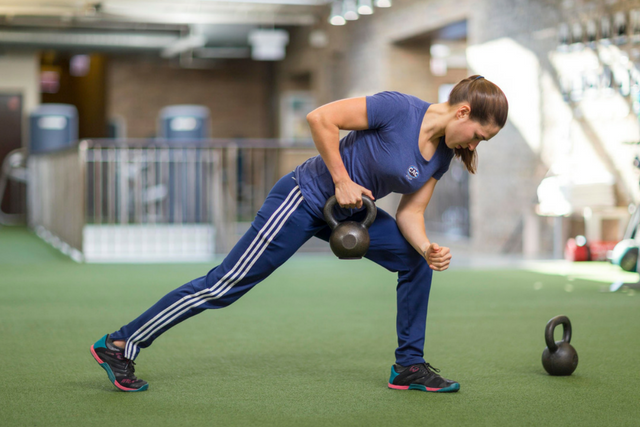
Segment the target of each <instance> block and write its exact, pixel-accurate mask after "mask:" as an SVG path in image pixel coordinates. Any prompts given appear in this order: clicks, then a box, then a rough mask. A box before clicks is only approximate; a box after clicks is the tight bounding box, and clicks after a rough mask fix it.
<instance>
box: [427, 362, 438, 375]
mask: <svg viewBox="0 0 640 427" xmlns="http://www.w3.org/2000/svg"><path fill="white" fill-rule="evenodd" d="M424 367H425V368H426V369H427V371H429V372H431V373H438V372H440V369H438V368H436V367H434V366H431V364H430V363H425V364H424Z"/></svg>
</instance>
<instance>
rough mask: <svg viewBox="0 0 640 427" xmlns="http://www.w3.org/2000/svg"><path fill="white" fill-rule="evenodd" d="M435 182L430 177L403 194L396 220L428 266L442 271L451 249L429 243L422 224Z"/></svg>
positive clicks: (446, 266) (436, 181) (449, 258)
mask: <svg viewBox="0 0 640 427" xmlns="http://www.w3.org/2000/svg"><path fill="white" fill-rule="evenodd" d="M437 183H438V180H437V179H435V178H431V179H430V180H429V181H427V183H426V184H425V185H423V186H422V188H420V189H419V190H418V191H416V192H415V193H412V194H405V195H403V196H402V199H401V200H400V205H399V206H398V212H397V213H396V222H397V224H398V228H399V229H400V232H401V233H402V235H403V236H404V238H405V239H407V241H408V242H409V243H410V244H411V246H413V247H414V248H415V250H416V251H418V252H419V253H420V254H422V256H423V257H424V258H425V259H426V260H427V262H428V263H429V267H431V269H433V270H436V271H444V270H446V269H447V268H448V267H449V263H450V262H451V251H450V250H449V248H446V247H440V246H439V245H438V244H437V243H431V242H430V241H429V238H428V237H427V231H426V229H425V226H424V211H425V209H426V208H427V205H428V204H429V201H430V200H431V196H432V195H433V190H434V188H435V187H436V184H437Z"/></svg>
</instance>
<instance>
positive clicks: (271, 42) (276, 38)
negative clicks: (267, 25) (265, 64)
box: [249, 30, 289, 61]
mask: <svg viewBox="0 0 640 427" xmlns="http://www.w3.org/2000/svg"><path fill="white" fill-rule="evenodd" d="M249 43H250V44H251V58H252V59H254V60H257V61H279V60H281V59H284V57H285V46H286V45H287V44H288V43H289V33H287V32H286V31H285V30H253V31H251V32H250V33H249Z"/></svg>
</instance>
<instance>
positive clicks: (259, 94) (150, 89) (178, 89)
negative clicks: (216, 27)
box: [107, 56, 275, 138]
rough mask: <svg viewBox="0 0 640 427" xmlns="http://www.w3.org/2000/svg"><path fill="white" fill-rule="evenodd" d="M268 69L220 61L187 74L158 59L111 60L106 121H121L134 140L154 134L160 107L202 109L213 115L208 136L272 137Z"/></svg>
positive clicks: (257, 64)
mask: <svg viewBox="0 0 640 427" xmlns="http://www.w3.org/2000/svg"><path fill="white" fill-rule="evenodd" d="M271 67H272V64H270V63H266V62H255V61H249V60H235V61H226V62H221V63H220V65H219V66H218V67H217V68H214V69H202V70H200V69H185V68H179V67H177V66H175V65H172V64H171V63H170V62H169V61H163V60H160V59H157V58H144V57H143V58H139V57H135V56H112V57H110V58H109V62H108V71H107V93H108V95H107V103H108V113H109V116H110V117H112V116H116V115H117V116H121V117H123V118H124V119H125V120H126V122H127V134H128V136H129V137H132V138H144V137H150V136H154V135H156V132H157V118H158V114H159V112H160V109H161V108H162V107H165V106H167V105H173V104H200V105H205V106H207V107H209V109H210V110H211V136H212V137H217V138H236V137H244V138H269V137H273V136H274V122H275V119H274V118H273V117H272V116H273V108H272V102H273V94H272V89H271V88H272V86H273V85H272V80H273V78H272V74H273V73H272V69H271Z"/></svg>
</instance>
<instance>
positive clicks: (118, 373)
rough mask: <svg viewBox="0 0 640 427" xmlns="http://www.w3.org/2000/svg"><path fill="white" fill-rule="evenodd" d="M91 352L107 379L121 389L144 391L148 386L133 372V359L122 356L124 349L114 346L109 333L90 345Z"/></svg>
mask: <svg viewBox="0 0 640 427" xmlns="http://www.w3.org/2000/svg"><path fill="white" fill-rule="evenodd" d="M91 354H92V355H93V358H94V359H96V362H98V363H99V364H100V366H102V369H104V370H105V371H107V375H108V376H109V380H111V382H112V383H113V385H115V386H116V387H118V388H119V389H120V390H122V391H145V390H146V389H148V388H149V384H148V383H147V382H146V381H143V380H141V379H138V378H136V376H135V375H134V374H133V373H134V371H135V368H134V367H133V365H134V363H133V360H129V359H126V358H125V357H124V349H122V348H119V347H116V346H115V345H114V344H113V342H112V341H111V338H109V334H107V335H105V336H103V337H102V338H100V339H99V340H98V341H96V343H95V344H93V345H92V346H91Z"/></svg>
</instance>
